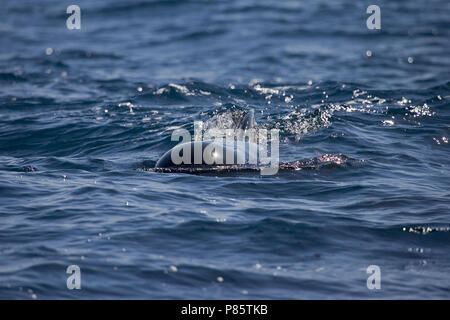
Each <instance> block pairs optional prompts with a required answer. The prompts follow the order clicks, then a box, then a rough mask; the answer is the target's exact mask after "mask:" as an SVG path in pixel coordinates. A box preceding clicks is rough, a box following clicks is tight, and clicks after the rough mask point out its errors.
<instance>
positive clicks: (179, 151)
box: [152, 110, 361, 175]
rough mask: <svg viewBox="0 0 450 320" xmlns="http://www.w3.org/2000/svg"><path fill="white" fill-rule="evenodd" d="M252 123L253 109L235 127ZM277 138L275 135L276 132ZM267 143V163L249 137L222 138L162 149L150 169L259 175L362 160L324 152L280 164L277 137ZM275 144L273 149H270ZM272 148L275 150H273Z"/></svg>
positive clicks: (248, 125)
mask: <svg viewBox="0 0 450 320" xmlns="http://www.w3.org/2000/svg"><path fill="white" fill-rule="evenodd" d="M255 126H256V122H255V119H254V112H253V110H250V111H248V112H246V114H245V116H243V117H242V118H241V119H240V120H239V121H238V122H237V124H236V128H234V129H236V130H239V129H240V130H243V131H244V132H246V131H248V130H250V129H253V128H254V127H255ZM234 129H233V130H234ZM276 137H277V138H278V133H277V136H276ZM272 138H273V135H272ZM270 142H271V157H270V162H267V160H268V157H267V153H266V154H264V152H263V156H261V154H260V152H258V151H260V150H261V149H260V147H261V146H260V145H259V144H256V143H254V142H252V140H250V139H249V140H248V141H247V140H240V141H239V142H238V141H231V142H230V141H228V140H227V139H222V140H205V141H188V142H184V143H179V144H177V145H176V146H175V147H173V148H172V149H170V150H169V151H167V152H165V153H164V154H163V155H162V156H161V158H160V159H159V160H158V161H157V162H156V165H155V167H154V168H153V169H152V170H153V171H156V172H163V173H169V172H171V173H173V172H179V173H190V174H205V173H206V174H207V173H213V174H219V173H225V174H229V173H232V172H238V173H243V172H259V173H261V174H262V175H273V174H276V173H278V171H279V170H282V171H298V170H311V169H319V168H323V167H335V166H346V165H352V164H353V163H359V162H361V161H359V160H356V159H352V158H349V157H347V156H345V155H343V154H337V155H333V154H324V155H322V156H320V157H317V158H312V159H309V160H304V161H301V160H297V161H292V162H282V163H279V160H278V140H277V139H275V140H271V141H270ZM274 143H275V145H276V148H273V144H274ZM274 149H275V150H274ZM266 151H267V150H266ZM274 151H276V152H275V153H274ZM274 155H275V156H274ZM273 156H274V157H273Z"/></svg>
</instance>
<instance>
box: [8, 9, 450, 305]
mask: <svg viewBox="0 0 450 320" xmlns="http://www.w3.org/2000/svg"><path fill="white" fill-rule="evenodd" d="M71 4H77V5H79V6H80V8H81V30H68V29H67V28H66V19H67V17H68V16H69V15H68V14H66V8H67V6H69V5H71ZM371 4H377V5H379V6H380V8H381V30H369V29H368V28H367V27H366V19H367V18H368V17H369V14H367V13H366V9H367V7H368V6H369V5H371ZM1 7H2V9H1V10H0V114H1V118H0V217H1V222H0V298H2V299H66V298H74V299H104V298H120V299H131V298H132V299H143V298H145V299H185V298H190V299H229V298H233V299H252V298H257V299H354V298H363V299H366V298H367V299H380V298H384V299H404V298H424V299H438V298H450V274H449V272H450V257H449V252H450V200H449V196H450V191H449V190H450V188H449V187H450V174H449V156H450V152H449V144H448V139H450V109H449V107H450V103H449V101H450V55H449V51H450V20H449V16H450V3H449V2H448V1H446V0H435V1H392V0H390V1H376V3H372V1H350V0H340V1H312V0H293V1H276V0H227V1H207V0H204V1H196V0H190V1H178V0H175V1H163V0H159V1H158V0H156V1H154V0H153V1H144V0H130V1H119V0H112V1H87V0H76V1H56V0H54V1H51V0H48V1H31V0H30V1H13V0H3V1H2V4H1ZM250 108H252V109H254V110H255V116H256V121H257V123H258V125H259V126H263V127H266V128H277V129H279V130H280V138H281V141H280V161H283V162H294V161H301V162H302V163H305V164H309V165H305V166H301V167H300V168H299V169H301V170H295V171H293V170H291V171H288V172H280V173H279V174H278V175H275V176H264V177H263V176H261V175H259V174H244V173H243V174H233V175H226V174H217V175H190V174H183V173H159V172H155V171H153V170H152V168H153V167H154V165H155V163H156V161H157V160H158V159H159V157H160V156H161V155H162V154H163V153H165V152H166V151H167V150H169V149H170V148H171V147H172V146H174V145H175V142H172V141H171V139H170V138H171V133H172V132H173V130H174V129H175V128H185V129H188V130H190V131H192V130H193V122H194V121H195V120H203V121H205V122H206V123H209V124H211V125H214V124H216V125H225V124H226V123H227V122H229V121H230V119H231V118H232V117H233V115H235V114H236V113H237V112H241V111H242V110H248V109H250ZM324 159H325V160H324ZM330 159H331V161H327V160H330ZM69 265H77V266H79V267H80V269H81V290H69V289H68V288H67V286H66V280H67V278H68V277H69V276H70V275H69V274H67V273H66V269H67V267H68V266H69ZM370 265H376V266H379V268H380V271H381V289H380V290H376V289H375V290H369V289H368V287H367V278H368V277H369V276H370V274H368V273H367V271H366V269H367V267H368V266H370Z"/></svg>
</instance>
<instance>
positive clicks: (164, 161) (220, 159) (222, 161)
mask: <svg viewBox="0 0 450 320" xmlns="http://www.w3.org/2000/svg"><path fill="white" fill-rule="evenodd" d="M254 125H255V114H254V111H253V110H250V111H248V113H247V114H246V115H245V117H243V118H242V121H241V122H240V123H239V124H238V128H239V129H244V130H246V129H249V128H252V127H253V126H254ZM212 143H213V144H215V147H216V150H217V149H221V150H223V152H222V153H220V155H219V156H216V157H212V158H215V159H214V162H213V163H206V162H205V161H204V160H205V159H204V158H203V157H201V163H197V164H196V163H195V159H194V150H195V149H194V148H195V146H199V145H200V144H201V152H202V155H203V152H204V150H205V148H206V147H207V146H209V145H210V144H212ZM187 144H189V145H190V148H191V161H190V163H188V164H185V163H182V164H175V163H174V162H173V161H172V152H173V151H174V152H176V153H177V154H180V156H182V155H183V151H182V150H180V149H181V148H182V147H183V146H185V144H179V145H177V146H175V147H173V148H172V149H170V150H169V151H167V152H166V153H164V155H163V156H162V157H161V158H160V159H159V160H158V162H157V163H156V165H155V169H157V170H158V169H164V168H172V169H174V170H176V169H177V168H180V169H181V168H205V167H214V166H215V167H217V166H224V165H226V164H227V163H228V164H230V163H231V164H238V163H239V162H238V158H239V157H241V158H242V159H246V160H248V159H249V154H248V152H249V149H250V148H249V144H250V142H245V145H244V146H238V145H236V144H233V145H229V144H226V143H225V142H224V143H222V144H218V143H217V142H213V141H191V142H187ZM176 148H177V149H176ZM230 148H231V149H232V150H230ZM199 149H200V148H199ZM254 150H257V148H256V147H255V149H254ZM227 151H228V152H229V153H230V154H231V153H232V154H233V158H232V159H228V158H227ZM245 164H248V163H242V164H240V165H245ZM159 171H166V170H159Z"/></svg>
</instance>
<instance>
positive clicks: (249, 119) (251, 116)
mask: <svg viewBox="0 0 450 320" xmlns="http://www.w3.org/2000/svg"><path fill="white" fill-rule="evenodd" d="M255 125H256V121H255V110H253V109H250V110H248V111H247V114H246V115H245V116H244V117H243V118H242V121H241V124H240V126H239V129H243V130H247V129H251V128H253V127H254V126H255Z"/></svg>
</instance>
